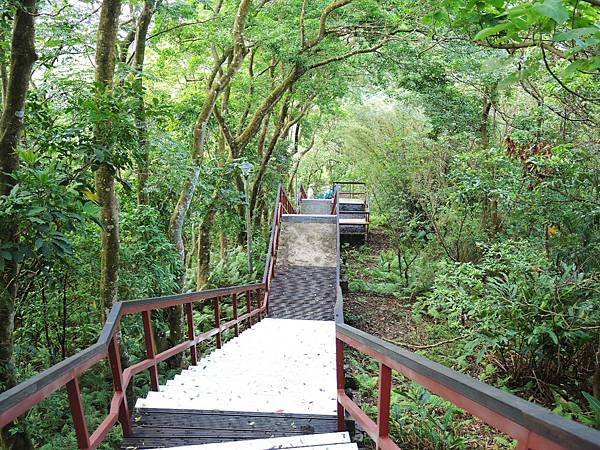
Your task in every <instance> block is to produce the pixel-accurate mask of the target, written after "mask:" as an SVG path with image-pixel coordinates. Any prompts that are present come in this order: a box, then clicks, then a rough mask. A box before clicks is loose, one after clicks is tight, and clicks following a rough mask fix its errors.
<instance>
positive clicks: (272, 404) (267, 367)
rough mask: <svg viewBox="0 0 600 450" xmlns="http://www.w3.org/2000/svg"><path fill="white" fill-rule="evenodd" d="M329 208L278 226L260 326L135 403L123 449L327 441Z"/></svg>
mask: <svg viewBox="0 0 600 450" xmlns="http://www.w3.org/2000/svg"><path fill="white" fill-rule="evenodd" d="M332 205H333V202H332V200H325V201H323V200H320V201H307V202H306V203H303V204H301V205H300V211H302V212H305V214H300V215H289V214H288V215H283V216H282V218H281V230H280V239H279V245H278V251H277V263H276V265H275V270H274V275H273V278H272V281H271V285H270V294H269V309H268V317H269V318H267V319H264V320H262V321H261V322H259V323H257V324H255V325H254V326H252V327H251V328H250V329H249V330H247V331H245V332H243V333H241V334H240V336H239V337H236V338H235V339H233V340H231V341H229V342H227V343H226V344H224V345H223V347H222V348H221V349H217V350H215V351H214V353H212V354H210V355H208V356H206V357H205V358H203V359H202V360H201V362H200V364H199V365H198V366H195V367H190V368H189V369H186V370H184V371H183V372H182V373H181V374H180V375H178V376H176V377H175V378H174V379H173V380H169V381H168V382H167V383H166V384H165V385H163V386H160V388H159V390H158V392H150V393H149V394H148V396H147V397H146V398H145V399H140V400H138V403H137V409H136V411H135V413H134V418H133V420H132V427H133V434H132V436H130V437H129V438H127V439H125V440H124V441H123V446H122V448H123V449H132V448H139V449H142V448H168V447H176V446H181V445H199V444H207V443H218V442H231V441H241V440H251V439H260V438H282V437H290V436H298V435H307V434H314V433H330V432H335V431H337V419H336V411H337V406H336V405H337V400H336V398H337V390H336V378H335V323H334V308H335V302H336V285H337V275H338V273H339V258H338V245H337V242H338V228H337V221H336V216H334V215H332V214H331V210H332ZM323 212H327V213H329V214H322V213H323ZM313 213H316V214H313ZM340 445H341V444H340ZM344 445H345V444H344ZM344 448H345V447H344ZM351 448H355V447H354V446H353V447H351Z"/></svg>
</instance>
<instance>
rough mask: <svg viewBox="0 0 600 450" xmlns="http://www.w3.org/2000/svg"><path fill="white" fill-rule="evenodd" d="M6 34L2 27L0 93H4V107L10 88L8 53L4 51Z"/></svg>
mask: <svg viewBox="0 0 600 450" xmlns="http://www.w3.org/2000/svg"><path fill="white" fill-rule="evenodd" d="M5 41H6V36H5V34H4V30H2V29H0V83H1V86H0V87H1V88H2V89H0V95H2V102H1V103H0V105H1V107H2V108H4V100H5V99H6V90H7V89H8V71H7V69H6V62H7V60H6V54H5V52H4V45H5Z"/></svg>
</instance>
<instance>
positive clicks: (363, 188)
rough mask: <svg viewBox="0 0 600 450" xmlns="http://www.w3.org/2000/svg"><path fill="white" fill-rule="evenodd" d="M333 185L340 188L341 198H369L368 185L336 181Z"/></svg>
mask: <svg viewBox="0 0 600 450" xmlns="http://www.w3.org/2000/svg"><path fill="white" fill-rule="evenodd" d="M333 185H334V186H339V187H340V198H363V199H365V200H366V199H367V197H368V191H367V185H366V184H365V183H363V182H362V181H334V182H333ZM357 189H358V190H357Z"/></svg>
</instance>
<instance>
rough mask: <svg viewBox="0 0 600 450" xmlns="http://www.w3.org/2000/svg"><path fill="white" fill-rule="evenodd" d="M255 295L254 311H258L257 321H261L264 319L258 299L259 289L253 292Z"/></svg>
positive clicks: (259, 299) (260, 302)
mask: <svg viewBox="0 0 600 450" xmlns="http://www.w3.org/2000/svg"><path fill="white" fill-rule="evenodd" d="M254 293H255V295H256V309H258V320H259V321H260V320H263V319H264V318H265V316H264V314H263V312H262V309H261V308H262V301H261V298H260V289H257V290H256V291H255V292H254Z"/></svg>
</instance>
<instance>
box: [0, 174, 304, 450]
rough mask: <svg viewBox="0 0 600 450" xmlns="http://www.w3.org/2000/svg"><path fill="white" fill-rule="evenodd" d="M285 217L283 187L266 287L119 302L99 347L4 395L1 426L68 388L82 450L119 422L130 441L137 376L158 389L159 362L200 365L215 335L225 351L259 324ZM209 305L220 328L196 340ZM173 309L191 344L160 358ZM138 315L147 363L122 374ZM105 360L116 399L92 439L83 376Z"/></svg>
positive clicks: (288, 207) (292, 211) (91, 446)
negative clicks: (158, 329) (199, 316)
mask: <svg viewBox="0 0 600 450" xmlns="http://www.w3.org/2000/svg"><path fill="white" fill-rule="evenodd" d="M284 213H285V214H296V211H295V209H294V207H293V206H292V204H291V203H290V201H289V199H288V197H287V194H286V193H285V190H284V189H283V187H282V186H281V185H280V186H279V189H278V192H277V201H276V204H275V210H274V215H273V225H272V228H271V239H270V242H269V251H268V254H267V261H266V265H265V273H264V276H263V282H262V283H254V284H248V285H244V286H232V287H227V288H219V289H212V290H207V291H199V292H190V293H186V294H179V295H172V296H166V297H156V298H149V299H142V300H132V301H125V302H117V303H115V304H114V305H113V307H112V308H111V310H110V312H109V314H108V317H107V320H106V323H105V324H104V327H103V328H102V332H101V333H100V337H99V338H98V341H97V342H96V343H95V344H93V345H91V346H90V347H88V348H86V349H85V350H82V351H81V352H78V353H76V354H75V355H73V356H71V357H69V358H67V359H65V360H64V361H62V362H60V363H58V364H56V365H54V366H52V367H50V368H48V369H47V370H45V371H43V372H41V373H40V374H38V375H36V376H34V377H32V378H30V379H28V380H26V381H24V382H23V383H20V384H18V385H17V386H15V387H13V388H11V389H9V390H7V391H5V392H3V393H2V394H0V427H4V426H6V425H7V424H9V423H11V422H13V421H14V420H15V419H16V418H17V417H19V416H21V415H22V414H24V413H26V412H27V411H29V410H30V409H31V408H32V407H34V406H35V405H37V404H38V403H40V402H41V401H42V400H44V399H45V398H47V397H48V396H49V395H51V394H52V393H54V392H56V391H57V390H58V389H60V388H62V387H63V386H66V388H67V394H68V398H69V406H70V409H71V414H72V416H73V423H74V426H75V432H76V435H77V443H78V447H79V448H80V449H95V448H97V447H98V446H99V445H100V444H101V443H102V441H103V440H104V438H105V437H106V435H107V434H108V433H109V432H110V430H111V429H112V427H113V426H114V425H115V424H116V423H117V422H119V423H120V424H121V426H122V428H123V434H124V435H125V436H129V435H131V432H132V430H131V423H130V413H129V409H128V406H127V398H126V394H125V392H126V390H127V387H128V385H129V383H130V382H131V380H132V378H133V377H134V375H136V374H138V373H140V372H142V371H144V370H147V369H148V370H150V379H151V388H152V389H153V390H158V371H157V365H158V363H159V362H162V361H165V360H167V359H169V358H171V357H172V356H175V355H177V354H179V353H182V352H184V351H185V350H187V349H191V362H192V364H196V363H197V353H196V346H197V345H198V344H199V343H200V342H202V341H204V340H206V339H209V338H211V337H213V336H216V339H217V348H220V346H221V344H222V333H223V331H225V330H228V329H230V328H234V329H235V334H236V335H238V334H239V326H240V324H241V323H242V322H243V321H248V322H249V324H250V323H251V321H252V319H253V318H255V317H256V318H257V319H258V320H260V319H261V318H262V317H263V316H264V315H265V314H266V313H267V311H268V300H269V289H270V284H271V279H272V277H273V275H274V266H275V261H276V258H277V244H278V240H279V231H280V223H281V216H282V214H284ZM262 291H264V296H263V298H262V302H261V300H260V295H261V292H262ZM240 295H243V296H245V298H246V303H247V307H246V313H245V314H242V315H239V311H238V301H239V296H240ZM224 297H231V299H232V302H233V306H234V308H233V310H234V312H233V314H234V318H233V320H229V321H227V322H225V323H221V314H220V303H221V301H222V299H223V298H224ZM253 297H254V298H255V300H256V301H255V302H253ZM209 300H212V301H213V304H214V307H215V327H214V328H213V329H211V330H209V331H207V332H204V333H202V334H199V335H197V336H196V335H195V326H194V317H193V304H194V303H198V302H206V301H209ZM254 303H256V305H257V307H256V308H254V306H253V304H254ZM173 306H185V310H186V317H187V324H188V335H187V339H186V340H185V341H183V342H181V343H179V344H177V345H175V346H174V347H171V348H169V349H167V350H165V351H163V352H161V353H159V354H155V353H154V334H153V330H152V318H151V312H152V311H153V310H157V309H163V308H168V307H173ZM137 313H141V314H142V318H143V322H144V338H145V343H146V354H147V355H146V356H147V358H146V359H144V360H142V361H140V362H138V363H136V364H134V365H132V366H130V367H127V368H126V369H123V368H122V367H121V357H120V350H119V345H120V332H119V331H120V324H121V320H122V319H123V317H125V316H127V315H131V314H137ZM103 359H108V360H109V362H110V365H111V369H112V373H113V382H114V395H113V398H112V401H111V406H110V410H109V413H108V415H107V417H106V418H105V419H104V420H103V421H102V423H101V424H100V426H99V427H98V428H97V429H96V430H95V431H94V432H93V433H91V434H90V433H89V432H88V428H87V421H86V418H85V413H84V409H83V403H82V399H81V389H80V386H79V376H80V375H81V374H83V373H84V372H85V371H87V370H88V369H90V368H91V367H92V366H94V365H95V364H97V363H98V362H100V361H102V360H103Z"/></svg>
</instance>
